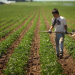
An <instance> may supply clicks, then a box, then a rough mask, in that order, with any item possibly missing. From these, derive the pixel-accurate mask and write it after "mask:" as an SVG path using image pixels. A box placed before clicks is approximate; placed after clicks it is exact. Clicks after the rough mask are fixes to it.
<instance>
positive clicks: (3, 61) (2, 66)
mask: <svg viewBox="0 0 75 75" xmlns="http://www.w3.org/2000/svg"><path fill="white" fill-rule="evenodd" d="M35 17H36V14H35V16H34V18H35ZM34 18H33V19H32V20H31V22H30V23H29V24H28V25H27V27H26V28H25V29H24V30H23V31H22V33H21V34H20V36H19V37H18V38H17V39H16V40H15V41H14V42H13V44H12V45H11V46H10V47H9V48H8V49H7V52H6V53H4V54H3V56H2V58H0V75H3V73H2V70H3V69H5V68H6V64H7V62H8V59H9V58H10V56H11V55H12V53H13V52H14V49H15V48H16V47H17V46H18V45H19V43H20V42H21V40H22V38H23V36H24V35H25V33H26V32H27V31H28V30H29V29H30V27H31V26H32V25H33V21H34Z"/></svg>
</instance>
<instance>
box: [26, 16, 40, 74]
mask: <svg viewBox="0 0 75 75" xmlns="http://www.w3.org/2000/svg"><path fill="white" fill-rule="evenodd" d="M39 27H40V15H39V19H38V22H37V26H36V29H35V30H34V38H33V42H32V46H31V51H30V54H31V55H30V56H29V61H28V64H27V75H41V73H40V70H41V68H40V62H39V60H40V55H39V48H40V46H39V42H40V36H39Z"/></svg>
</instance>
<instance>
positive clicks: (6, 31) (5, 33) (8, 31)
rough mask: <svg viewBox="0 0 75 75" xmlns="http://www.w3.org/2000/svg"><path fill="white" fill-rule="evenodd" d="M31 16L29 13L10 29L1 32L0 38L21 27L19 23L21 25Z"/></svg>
mask: <svg viewBox="0 0 75 75" xmlns="http://www.w3.org/2000/svg"><path fill="white" fill-rule="evenodd" d="M31 14H32V13H29V14H28V15H27V16H25V17H24V18H22V19H21V20H20V21H19V22H18V23H16V24H14V25H13V26H12V27H11V28H9V29H6V30H3V31H1V32H0V38H2V37H4V36H6V35H7V34H8V33H10V32H11V31H12V30H14V29H15V28H16V27H18V26H19V25H21V23H23V22H24V21H25V20H26V19H27V18H28V17H29V16H30V15H31Z"/></svg>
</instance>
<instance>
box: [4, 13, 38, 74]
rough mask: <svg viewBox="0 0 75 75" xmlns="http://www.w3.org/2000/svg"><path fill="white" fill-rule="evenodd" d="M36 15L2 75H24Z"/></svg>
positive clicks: (36, 18)
mask: <svg viewBox="0 0 75 75" xmlns="http://www.w3.org/2000/svg"><path fill="white" fill-rule="evenodd" d="M38 16H39V15H38V14H37V15H36V17H35V19H34V21H33V25H32V27H31V28H30V29H29V30H28V31H27V32H26V34H25V36H24V37H23V39H22V40H21V42H20V44H19V46H18V47H17V48H15V49H14V53H13V54H12V56H11V57H10V59H9V61H8V63H7V68H6V69H5V70H4V75H26V71H25V69H26V66H27V62H28V58H29V54H30V49H31V44H32V40H33V34H34V29H35V27H36V24H37V20H38Z"/></svg>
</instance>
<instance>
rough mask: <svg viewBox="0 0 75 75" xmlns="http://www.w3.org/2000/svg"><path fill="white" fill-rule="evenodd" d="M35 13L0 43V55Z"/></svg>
mask: <svg viewBox="0 0 75 75" xmlns="http://www.w3.org/2000/svg"><path fill="white" fill-rule="evenodd" d="M34 15H35V14H33V15H32V16H31V17H30V18H29V19H28V21H27V22H26V23H25V24H24V25H23V26H22V27H21V28H19V29H18V30H16V31H14V32H13V33H12V34H11V35H9V36H8V37H7V38H6V39H5V40H4V41H2V42H1V43H0V57H1V56H2V54H3V53H4V52H6V51H7V48H8V47H10V46H11V44H12V43H13V42H14V41H15V40H16V39H17V38H18V36H19V35H20V33H21V32H22V31H23V30H24V29H25V27H26V26H27V25H28V23H29V22H30V21H31V20H32V19H33V17H34Z"/></svg>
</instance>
